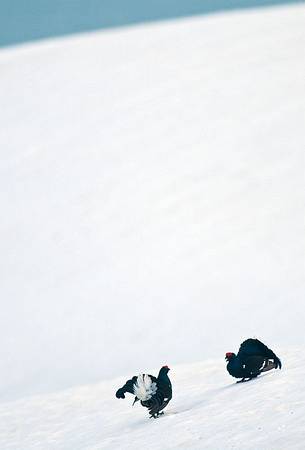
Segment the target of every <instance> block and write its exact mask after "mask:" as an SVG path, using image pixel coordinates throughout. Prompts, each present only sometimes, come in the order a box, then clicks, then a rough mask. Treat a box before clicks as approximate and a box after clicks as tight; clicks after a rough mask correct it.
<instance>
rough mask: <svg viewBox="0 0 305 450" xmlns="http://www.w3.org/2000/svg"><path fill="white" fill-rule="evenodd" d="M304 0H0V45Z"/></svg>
mask: <svg viewBox="0 0 305 450" xmlns="http://www.w3.org/2000/svg"><path fill="white" fill-rule="evenodd" d="M303 2H304V0H0V46H3V45H10V44H16V43H20V42H25V41H31V40H36V39H41V38H46V37H51V36H60V35H65V34H71V33H77V32H80V31H87V30H98V29H101V28H109V27H116V26H122V25H129V24H133V23H139V22H146V21H153V20H160V19H169V18H174V17H183V16H189V15H195V14H207V13H211V12H216V11H221V10H228V9H238V8H249V7H258V6H268V5H278V4H284V3H303Z"/></svg>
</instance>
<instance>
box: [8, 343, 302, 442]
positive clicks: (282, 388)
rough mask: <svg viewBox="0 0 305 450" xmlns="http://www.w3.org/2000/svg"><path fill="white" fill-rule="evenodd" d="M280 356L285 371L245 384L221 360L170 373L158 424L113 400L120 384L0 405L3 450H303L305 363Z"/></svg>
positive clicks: (291, 354)
mask: <svg viewBox="0 0 305 450" xmlns="http://www.w3.org/2000/svg"><path fill="white" fill-rule="evenodd" d="M281 356H283V360H284V361H285V366H284V367H283V369H282V371H279V370H278V371H273V373H271V372H269V373H268V374H265V375H261V377H260V378H257V379H256V380H253V381H251V382H248V383H243V384H236V383H235V382H234V380H233V378H231V377H230V376H229V375H228V374H227V373H226V372H225V371H224V361H220V360H209V361H204V362H202V363H197V364H190V365H186V366H177V367H173V368H172V369H171V371H170V372H169V376H170V377H171V379H172V381H173V385H174V397H173V400H172V401H171V402H170V403H169V405H168V407H167V409H166V410H165V411H166V413H165V415H164V416H163V417H160V418H159V419H156V420H154V419H149V415H148V411H147V409H146V408H143V407H142V406H140V405H139V404H136V405H135V406H133V407H132V406H131V405H132V401H133V397H132V396H131V395H130V394H127V395H126V398H125V399H124V400H117V399H115V398H114V392H115V390H116V389H117V388H118V386H121V385H122V384H123V383H124V382H125V381H126V380H125V379H122V378H120V379H116V380H113V381H105V382H101V383H98V384H92V385H88V386H83V387H78V388H73V389H69V390H66V391H64V392H61V393H55V394H47V395H43V396H37V397H32V398H31V399H27V400H18V401H15V402H11V403H8V404H4V405H2V406H1V407H0V417H1V422H0V444H1V449H3V448H4V449H16V450H20V449H21V448H22V449H27V450H32V449H37V448H42V449H44V450H53V449H56V450H85V449H86V450H87V449H88V450H89V449H90V450H102V449H105V450H112V449H113V450H117V449H124V450H125V449H126V450H127V449H132V450H134V449H142V448H143V447H144V446H145V449H148V450H150V449H152V450H153V449H155V448H164V449H192V450H194V449H196V450H197V449H198V450H202V449H209V450H214V449H215V450H216V449H217V450H229V449H230V450H231V449H242V450H244V449H247V450H257V449H258V448H259V449H260V450H279V449H285V450H286V449H289V450H290V449H293V450H303V448H304V426H305V418H304V408H305V393H304V389H302V386H303V385H304V382H303V374H304V367H305V358H304V354H301V353H300V352H299V351H291V350H289V351H287V353H284V354H283V355H281Z"/></svg>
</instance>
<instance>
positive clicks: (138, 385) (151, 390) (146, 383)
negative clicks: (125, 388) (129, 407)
mask: <svg viewBox="0 0 305 450" xmlns="http://www.w3.org/2000/svg"><path fill="white" fill-rule="evenodd" d="M156 392H157V384H156V383H155V382H153V381H152V379H151V378H150V376H149V375H147V374H145V375H142V374H141V375H139V376H138V378H137V381H136V382H135V384H134V385H133V393H134V395H135V396H136V397H138V399H139V400H141V401H144V402H145V401H147V400H150V399H151V397H152V396H153V395H155V393H156Z"/></svg>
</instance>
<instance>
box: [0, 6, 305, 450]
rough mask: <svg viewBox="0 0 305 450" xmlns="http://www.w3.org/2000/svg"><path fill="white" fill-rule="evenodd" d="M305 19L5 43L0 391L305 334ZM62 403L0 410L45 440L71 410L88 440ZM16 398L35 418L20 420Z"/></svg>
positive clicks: (298, 339)
mask: <svg viewBox="0 0 305 450" xmlns="http://www.w3.org/2000/svg"><path fill="white" fill-rule="evenodd" d="M304 18H305V8H304V6H302V5H299V6H293V7H286V8H275V9H270V10H263V11H262V10H260V11H248V12H240V13H234V14H228V15H225V14H224V15H219V16H215V17H206V18H196V19H188V20H182V21H177V22H171V23H164V24H155V25H149V26H139V27H135V28H131V29H125V30H121V31H119V30H118V31H109V32H104V33H98V34H89V35H85V36H79V37H76V38H71V39H64V40H54V41H48V42H45V43H40V44H37V45H32V46H24V47H19V48H15V49H8V50H1V52H0V90H1V92H0V96H1V130H0V149H1V160H0V202H1V213H2V214H1V221H0V236H1V252H0V270H1V283H0V290H1V293H0V299H1V317H0V354H1V358H0V395H1V398H2V399H3V400H11V401H13V400H18V399H20V398H23V397H25V396H28V395H33V394H36V395H38V394H41V395H42V394H46V393H48V392H49V393H50V392H55V391H57V390H61V389H66V388H72V387H73V386H77V385H80V384H89V383H93V382H97V381H100V380H102V379H106V378H108V379H109V378H111V377H117V376H120V375H121V374H123V373H127V374H129V373H130V374H133V373H138V371H139V370H143V371H145V370H147V368H148V367H158V366H160V365H161V364H163V363H168V364H169V365H173V364H178V363H180V364H181V363H183V364H186V363H188V362H194V361H201V360H204V359H206V358H215V357H219V358H223V354H224V352H225V351H228V350H235V349H237V348H238V345H239V343H240V342H241V340H242V339H243V338H246V337H249V336H257V337H259V338H261V339H262V340H263V341H264V342H266V344H267V345H270V346H271V347H273V348H275V347H276V348H279V349H281V348H283V347H286V346H288V347H289V346H297V347H298V348H299V346H300V345H304V331H303V326H304V300H303V298H304V295H303V294H304V285H305V283H304V266H305V264H304V247H305V245H304V167H305V164H304V148H305V135H304V117H305V103H304V95H305V83H304V79H305V59H304V48H305V28H304ZM300 352H302V351H300ZM279 353H280V352H279ZM201 367H202V366H199V368H198V369H197V368H196V370H199V373H201V372H200V371H201ZM213 367H214V366H213ZM217 367H218V366H217V364H215V385H214V384H213V385H212V386H211V388H212V389H220V388H221V386H222V385H223V383H224V382H223V381H221V383H220V385H219V383H218V381H217V380H219V378H218V377H220V379H221V380H222V378H221V377H222V376H224V374H222V372H221V373H220V374H219V375H218V370H216V369H217ZM221 367H222V366H221ZM286 367H287V370H288V364H287V363H286V361H285V370H286ZM185 370H186V372H185V374H186V375H185V377H186V379H185V385H189V383H193V382H194V383H195V380H194V381H192V380H191V378H192V373H193V372H192V369H188V368H186V369H185ZM221 370H223V369H221ZM211 371H213V374H214V369H213V368H211ZM210 373H211V372H209V373H208V374H207V375H206V378H210ZM194 375H195V372H194ZM175 376H176V375H175ZM179 376H180V375H179V374H178V373H177V377H179ZM181 376H182V375H181ZM275 376H278V374H276V375H275V374H274V377H275ZM281 376H285V377H286V378H285V379H288V377H289V373H288V371H287V373H286V372H285V374H284V372H283V375H281V374H280V377H281ZM299 376H300V375H297V374H296V375H295V377H296V378H295V379H296V381H297V382H298V381H299V378H298V377H299ZM272 377H273V376H272ZM206 378H204V379H206ZM178 379H179V378H177V380H178ZM269 379H271V378H268V380H269ZM272 379H273V378H272ZM281 379H282V378H279V380H281ZM213 380H214V378H213ZM111 383H112V382H110V384H109V385H107V384H105V385H104V384H103V385H101V390H102V391H103V390H104V389H105V390H107V386H110V385H111V386H112V384H111ZM213 383H214V381H213ZM264 383H266V392H267V391H268V387H269V386H271V383H270V382H269V381H267V378H266V382H265V380H264V381H262V382H261V384H262V386H265V384H264ZM279 383H280V381H279ZM203 384H205V382H203ZM104 386H106V387H104ZM86 389H88V392H91V393H92V396H93V397H96V400H95V401H96V403H94V404H92V406H91V405H89V404H88V408H89V409H90V408H93V409H94V408H96V409H95V412H96V410H99V408H100V406H101V403H103V402H104V401H105V404H106V405H107V408H111V410H110V412H109V422H111V418H112V417H113V415H112V414H117V413H118V412H119V411H122V408H125V404H123V405H117V404H116V406H114V405H113V403H112V396H111V400H107V398H104V397H99V387H97V389H98V390H97V391H95V389H96V387H95V386H92V388H91V387H88V388H85V390H84V391H82V390H81V391H80V392H81V393H80V394H78V393H77V392H78V391H71V395H72V397H71V398H72V400H71V402H72V404H73V402H74V401H75V398H74V397H73V396H74V395H76V401H80V402H83V401H84V402H85V404H86V402H87V400H85V399H84V396H85V394H84V393H85V392H87V390H86ZM234 389H237V388H234ZM238 389H239V388H238ZM251 389H253V388H252V386H249V387H248V386H247V387H246V388H245V391H244V392H252V391H248V390H251ZM270 389H271V388H270ZM272 389H273V388H272ZM177 390H178V389H177ZM73 392H74V393H73ZM204 392H205V391H204ZM204 392H203V393H204ZM226 392H227V391H224V393H223V394H222V393H220V394H219V395H220V397H221V396H222V395H228V397H226V399H227V405H229V403H228V399H229V394H226ZM228 392H229V391H228ZM234 392H235V391H234ZM272 392H273V391H272ZM62 395H63V396H62ZM62 395H61V394H60V393H58V394H55V397H53V396H51V397H50V399H53V400H50V403H49V397H47V396H46V397H44V396H42V397H38V399H37V402H38V403H35V402H36V400H35V398H34V399H33V400H31V398H29V400H28V401H27V400H26V399H25V400H22V401H21V400H20V401H21V403H20V404H19V403H17V404H15V403H14V402H13V403H8V404H4V405H3V408H4V409H3V411H4V412H3V414H4V415H5V417H6V420H7V427H6V428H7V429H6V430H5V432H12V433H15V434H14V436H15V437H14V438H12V439H13V440H12V441H10V442H12V447H11V448H16V446H17V443H18V439H19V437H18V436H19V431H20V433H23V432H24V433H30V434H31V433H35V432H36V433H38V435H36V438H35V437H29V445H28V448H31V445H32V444H33V442H34V441H35V439H37V442H38V444H37V446H38V448H40V446H39V440H40V433H46V434H48V433H49V431H50V430H51V431H52V433H51V434H50V435H52V436H54V433H57V432H58V433H61V425H58V424H60V423H62V422H61V421H62V420H63V418H64V414H65V411H67V413H68V415H72V416H73V414H76V416H75V422H73V423H72V424H71V433H72V432H73V431H75V430H76V428H78V430H79V433H82V432H83V431H82V429H80V428H81V426H80V425H82V421H83V416H78V415H77V414H78V412H77V411H75V413H74V412H72V411H71V410H70V409H69V408H70V406H69V405H70V403H69V402H70V400H69V398H70V397H69V396H70V393H69V392H68V393H64V394H62ZM78 395H80V398H79V400H78ZM90 395H91V394H90ZM107 395H108V394H107ZM111 395H112V393H111ZM179 395H182V393H179ZM207 395H208V397H209V398H210V401H211V402H213V395H212V394H207ZM217 395H218V394H217ZM196 396H197V395H195V396H194V397H196ZM109 398H110V397H109ZM179 398H180V399H181V400H179ZM54 399H55V400H54ZM56 399H57V400H56ZM65 399H66V400H65ZM182 399H183V398H182V397H177V400H175V401H177V402H178V403H177V404H175V403H173V405H172V406H171V408H173V410H174V411H178V410H180V409H181V408H180V407H181V403H179V401H181V402H182ZM200 399H201V396H200ZM18 401H19V400H18ZM53 401H54V402H55V401H58V409H59V411H58V414H59V416H58V417H57V416H56V417H55V418H54V421H55V422H54V426H55V431H54V429H53V428H52V423H49V420H50V421H51V422H52V421H53V419H52V418H51V417H52V414H51V416H50V417H49V413H50V411H49V408H51V409H52V408H54V410H55V411H57V405H56V403H54V404H53V403H52V402H53ZM65 401H67V404H66V403H65ZM88 401H89V400H88ZM193 401H194V403H195V399H194V400H191V401H190V403H191V405H192V402H193ZM202 401H203V402H204V401H205V397H204V395H202ZM239 401H241V400H239ZM40 402H42V403H40ZM109 402H111V403H109ZM283 403H284V400H283ZM14 405H15V411H14V413H15V414H16V417H17V418H18V417H19V414H21V415H22V414H23V413H24V415H25V416H26V417H27V420H29V421H32V420H33V421H35V420H37V421H38V422H37V424H36V423H35V422H33V423H32V422H31V423H30V424H29V427H28V428H26V423H27V422H26V423H25V424H23V425H22V424H21V425H18V427H17V428H16V427H15V425H14V423H15V422H14V419H12V418H11V412H12V408H14ZM22 405H23V406H22ZM35 405H36V406H35ZM52 405H53V406H52ZM94 405H95V406H94ZM109 405H110V406H109ZM209 407H210V408H212V405H210V406H209ZM243 407H244V405H243V404H241V405H240V409H242V408H243ZM32 408H34V409H35V408H38V409H39V410H40V408H42V411H41V414H45V416H47V417H49V419H48V420H47V421H46V422H45V421H44V419H41V418H40V415H39V414H40V412H39V411H38V412H37V414H38V415H36V412H35V414H34V413H33V416H32V413H29V411H31V409H32ZM112 408H115V409H113V410H112ZM198 408H199V406H198ZM202 408H204V406H202ZM228 408H229V406H228ZM230 408H231V407H230ZM232 408H233V409H234V407H232ZM216 409H217V408H215V410H214V409H212V410H210V413H212V411H213V414H214V413H215V411H216ZM114 411H115V412H114ZM200 411H201V406H200V408H199V410H198V414H199V415H200V417H201V412H200ZM229 411H230V412H231V409H229ZM104 413H105V417H108V416H107V413H106V411H105V412H102V411H101V412H100V414H104ZM218 413H219V412H217V414H218ZM224 413H225V412H224ZM61 414H62V416H60V415H61ZM122 414H126V415H123V419H122V420H123V424H125V425H123V427H126V428H124V429H125V430H126V429H129V427H131V429H133V428H132V426H131V425H130V426H129V425H128V424H129V421H130V412H129V410H128V411H127V410H126V413H122ZM137 414H139V418H138V419H136V420H139V421H140V423H142V422H141V421H142V420H144V419H142V411H141V412H139V413H137ZM264 414H265V413H264ZM89 415H90V414H89ZM32 417H33V419H32ZM103 417H104V416H103ZM180 417H181V418H182V417H183V415H181V416H180ZM202 417H203V418H202V422H201V420H200V421H199V422H198V423H197V424H196V427H198V429H199V428H200V427H205V426H208V424H207V423H206V420H205V418H206V417H209V414H207V411H206V410H205V409H202ZM234 417H236V416H235V415H234ZM21 419H22V418H21V417H20V420H21ZM91 419H92V417H91ZM16 420H17V419H16ZM57 420H58V421H59V422H57ZM84 420H86V418H85V419H84ZM107 420H108V419H107ZM132 420H133V419H132ZM169 420H171V419H169ZM21 422H22V420H21ZM69 422H70V421H68V422H66V423H64V424H63V425H62V426H63V428H64V429H66V430H69V427H70V424H69ZM18 423H20V422H19V420H18ZM94 423H95V424H96V429H98V430H99V431H98V432H96V433H102V429H101V428H99V426H100V421H99V420H98V418H96V419H95V420H94ZM131 423H132V422H131ZM165 423H166V422H165ZM165 423H164V425H163V422H160V426H162V427H163V426H164V427H165ZM178 423H179V424H180V419H179V422H178ZM182 423H183V421H182V420H181V424H182ZM40 424H41V425H42V429H40ZM56 424H57V425H56ZM32 425H33V427H32ZM19 426H20V427H21V428H20V429H19ZM23 426H24V427H25V428H23ZM87 426H88V427H89V428H90V427H91V426H92V424H91V421H90V423H89V422H88V423H87ZM115 426H118V427H119V424H116V425H115ZM147 426H148V425H145V427H147ZM152 426H153V427H156V426H157V425H155V424H153V425H152ZM179 426H180V425H179ZM181 426H182V425H181ZM183 426H185V427H187V421H186V423H185V425H183ZM215 426H216V425H215ZM44 427H46V428H45V431H44ZM109 427H110V430H111V426H110V425H109ZM216 428H217V427H216ZM216 428H215V429H214V431H215V433H216V431H217V430H216ZM26 429H27V431H25V430H26ZM145 429H146V428H145ZM14 430H15V432H14ZM22 430H24V431H22ZM56 430H57V431H56ZM116 430H117V429H116ZM116 430H114V432H113V433H114V434H115V433H116ZM65 432H67V433H68V434H69V432H68V431H65ZM133 432H134V433H135V435H137V433H139V436H141V435H142V436H143V434H142V433H143V431H142V430H141V429H139V430H138V431H134V430H133ZM16 433H17V434H16ZM87 433H88V431H87ZM198 433H199V431H198ZM89 434H90V431H89ZM98 436H100V434H99V435H98ZM110 436H112V434H110ZM198 436H199V434H198ZM210 437H211V436H210ZM53 438H54V437H53ZM53 438H52V439H53ZM66 438H67V442H66V441H62V440H61V439H59V441H60V442H61V444H59V443H58V442H57V443H56V445H57V444H58V445H62V448H68V445H70V444H68V442H69V439H72V437H69V436H67V437H66ZM85 438H86V436H84V439H85ZM87 438H88V435H87ZM96 438H97V436H96V434H94V435H93V436H92V441H90V439H91V438H90V439H89V441H90V442H89V441H88V442H87V441H86V442H87V444H84V441H82V439H83V438H79V439H80V440H79V441H78V442H79V443H78V444H75V442H74V441H73V442H74V443H73V445H74V447H73V446H72V447H73V448H74V449H75V448H77V445H79V447H81V448H90V449H93V448H101V447H100V445H101V443H100V441H99V440H98V439H96ZM211 438H212V437H211ZM14 439H15V440H14ZM64 439H65V438H64ZM73 439H74V437H73ZM75 439H76V437H75ZM114 439H115V438H114ZM214 439H217V436H216V435H215V434H214ZM104 442H106V441H104ZM109 442H110V441H109ZM215 442H217V441H216V440H215ZM33 445H34V444H33ZM33 445H32V446H33ZM71 445H72V444H71ZM103 445H104V444H103ZM105 445H106V447H105V448H107V445H108V444H107V442H106V443H105ZM109 445H110V444H109ZM111 445H112V444H111ZM151 445H153V444H151ZM177 445H178V444H177ZM179 445H180V444H179ZM181 445H182V444H181ZM194 445H197V444H194ZM249 445H250V444H249ZM266 445H267V444H266ZM54 446H55V444H54ZM86 446H87V447H86ZM72 447H71V448H72ZM8 448H10V447H8ZM43 448H44V449H45V448H46V446H44V447H43ZM49 448H53V447H52V443H50V444H49ZM109 448H110V447H109ZM117 448H118V447H117ZM120 448H122V447H120ZM215 448H217V447H215ZM233 448H234V447H233ZM237 448H238V446H237ZM249 448H250V447H249ZM274 448H275V447H274ZM1 449H2V447H1ZM270 449H271V447H266V450H270ZM19 450H21V449H20V446H19ZM22 450H27V448H26V447H25V446H22ZM209 450H211V449H210V448H209Z"/></svg>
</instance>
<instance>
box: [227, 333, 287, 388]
mask: <svg viewBox="0 0 305 450" xmlns="http://www.w3.org/2000/svg"><path fill="white" fill-rule="evenodd" d="M226 360H227V361H228V364H227V371H228V372H229V374H230V375H232V377H235V378H241V380H240V381H239V382H243V381H249V380H251V379H253V378H256V377H257V376H258V375H260V374H261V373H262V372H267V371H268V370H271V369H277V368H279V369H281V368H282V363H281V360H280V359H279V358H278V357H277V356H276V354H275V353H274V352H273V351H272V350H270V348H268V347H267V346H266V345H265V344H263V343H262V342H261V341H259V340H258V339H247V340H246V341H244V342H243V343H242V344H241V346H240V348H239V351H238V353H237V355H236V354H235V353H231V352H228V353H226Z"/></svg>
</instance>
